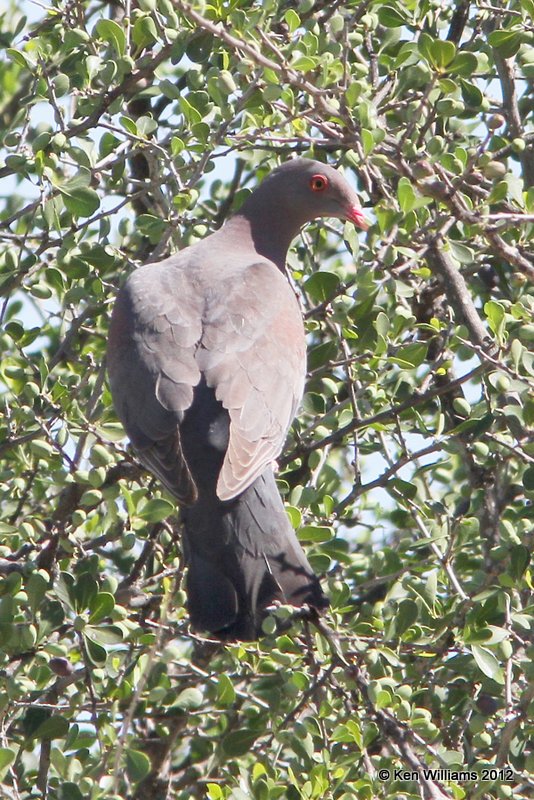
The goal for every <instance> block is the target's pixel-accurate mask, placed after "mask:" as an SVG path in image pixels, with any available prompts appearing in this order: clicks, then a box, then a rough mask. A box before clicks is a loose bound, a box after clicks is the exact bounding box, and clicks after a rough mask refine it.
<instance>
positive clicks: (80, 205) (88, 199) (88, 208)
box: [57, 169, 100, 217]
mask: <svg viewBox="0 0 534 800" xmlns="http://www.w3.org/2000/svg"><path fill="white" fill-rule="evenodd" d="M90 177H91V176H90V174H89V172H88V171H87V170H85V169H83V170H80V171H79V172H78V174H77V175H75V176H74V177H73V178H70V179H69V180H67V181H65V183H62V184H57V189H58V190H59V192H60V194H61V197H62V198H63V202H64V203H65V208H66V209H67V210H68V211H70V213H71V214H73V215H74V216H76V217H90V216H91V215H92V214H94V213H95V211H97V209H98V208H99V207H100V198H99V196H98V195H97V193H96V192H95V190H94V189H91V187H90V186H89V185H88V184H89V181H90Z"/></svg>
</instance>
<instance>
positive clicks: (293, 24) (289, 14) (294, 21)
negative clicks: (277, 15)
mask: <svg viewBox="0 0 534 800" xmlns="http://www.w3.org/2000/svg"><path fill="white" fill-rule="evenodd" d="M284 19H285V21H286V22H287V25H288V28H289V32H290V33H294V32H295V31H296V30H297V28H299V27H300V24H301V23H300V17H299V15H298V14H297V12H296V11H294V10H293V9H292V8H290V9H288V10H287V11H286V13H285V14H284Z"/></svg>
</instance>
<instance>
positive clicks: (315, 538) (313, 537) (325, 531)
mask: <svg viewBox="0 0 534 800" xmlns="http://www.w3.org/2000/svg"><path fill="white" fill-rule="evenodd" d="M297 535H298V538H299V541H301V542H329V541H330V539H333V538H334V531H333V530H332V528H328V527H327V526H326V525H303V526H302V528H299V530H298V531H297Z"/></svg>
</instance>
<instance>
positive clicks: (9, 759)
mask: <svg viewBox="0 0 534 800" xmlns="http://www.w3.org/2000/svg"><path fill="white" fill-rule="evenodd" d="M15 758H16V753H15V752H13V750H10V749H9V747H0V780H2V779H3V777H4V775H5V774H6V772H7V770H8V769H9V767H10V766H11V764H12V763H13V761H14V760H15Z"/></svg>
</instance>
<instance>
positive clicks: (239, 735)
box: [222, 728, 258, 757]
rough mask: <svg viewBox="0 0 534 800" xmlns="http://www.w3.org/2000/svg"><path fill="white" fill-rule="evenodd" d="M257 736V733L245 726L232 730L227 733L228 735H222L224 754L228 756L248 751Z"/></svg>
mask: <svg viewBox="0 0 534 800" xmlns="http://www.w3.org/2000/svg"><path fill="white" fill-rule="evenodd" d="M257 738H258V734H257V733H256V732H255V731H251V730H248V729H247V728H243V729H241V730H239V731H233V732H232V733H229V734H228V736H225V737H224V739H223V743H222V746H223V750H224V752H225V753H226V755H227V756H230V757H235V756H243V755H245V753H248V751H249V750H250V748H251V747H252V745H253V744H254V742H255V741H256V739H257Z"/></svg>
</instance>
